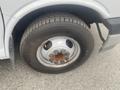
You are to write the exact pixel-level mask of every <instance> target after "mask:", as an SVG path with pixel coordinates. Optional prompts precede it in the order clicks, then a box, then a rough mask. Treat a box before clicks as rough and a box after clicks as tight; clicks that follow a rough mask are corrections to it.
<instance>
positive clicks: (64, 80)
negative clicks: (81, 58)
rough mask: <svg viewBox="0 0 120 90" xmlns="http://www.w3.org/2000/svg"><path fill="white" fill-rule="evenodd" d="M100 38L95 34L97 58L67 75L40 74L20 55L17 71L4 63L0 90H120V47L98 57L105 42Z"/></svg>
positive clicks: (1, 71) (7, 63) (1, 68)
mask: <svg viewBox="0 0 120 90" xmlns="http://www.w3.org/2000/svg"><path fill="white" fill-rule="evenodd" d="M91 31H94V30H91ZM97 36H98V34H97V33H95V37H96V45H97V47H95V50H94V52H93V53H94V55H92V56H91V57H90V59H89V60H88V61H87V62H85V63H84V64H83V65H81V66H80V67H79V68H77V69H75V70H72V71H70V72H67V73H62V74H44V73H40V72H37V71H35V70H33V69H31V68H30V67H29V66H28V65H27V64H26V63H25V62H24V60H22V59H21V58H20V57H19V55H17V58H16V69H15V70H11V65H10V63H9V60H5V61H0V90H119V89H120V45H117V46H116V47H115V48H113V49H111V50H109V51H106V52H102V53H98V51H97V49H98V48H99V47H100V46H101V42H100V40H99V38H98V37H97ZM96 53H97V54H96Z"/></svg>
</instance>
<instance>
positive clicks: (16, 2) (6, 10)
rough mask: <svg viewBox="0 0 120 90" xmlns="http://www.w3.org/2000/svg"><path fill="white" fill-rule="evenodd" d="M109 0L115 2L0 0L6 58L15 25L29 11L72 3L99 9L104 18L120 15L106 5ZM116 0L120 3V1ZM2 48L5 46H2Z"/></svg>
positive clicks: (88, 0)
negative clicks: (3, 21)
mask: <svg viewBox="0 0 120 90" xmlns="http://www.w3.org/2000/svg"><path fill="white" fill-rule="evenodd" d="M101 1H102V2H101ZM108 1H109V3H111V4H112V3H113V1H112V0H12V1H11V0H0V3H2V4H1V8H2V11H3V14H4V20H5V27H6V30H5V44H4V46H5V50H4V51H3V52H4V53H3V54H4V55H3V56H4V58H10V54H9V39H10V37H11V35H12V31H13V28H14V26H15V25H16V23H17V22H18V21H19V20H20V19H21V18H22V17H24V16H25V15H27V14H28V13H30V12H32V11H34V10H36V9H40V8H43V7H47V6H53V5H62V4H72V5H81V6H85V7H89V8H91V9H93V10H95V11H97V12H98V13H99V14H100V15H101V16H102V17H103V18H104V19H107V18H112V17H116V16H120V13H117V12H115V10H113V9H112V10H109V9H111V8H110V6H109V5H106V4H108ZM116 2H118V3H119V1H116ZM101 3H102V4H101ZM106 6H107V7H106ZM118 6H119V5H118ZM114 9H116V8H114ZM114 12H115V13H114ZM113 13H114V14H113ZM0 44H1V43H0ZM0 48H3V47H2V46H0ZM0 56H1V54H0Z"/></svg>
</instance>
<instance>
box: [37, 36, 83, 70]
mask: <svg viewBox="0 0 120 90" xmlns="http://www.w3.org/2000/svg"><path fill="white" fill-rule="evenodd" d="M80 51H81V50H80V46H79V44H78V43H77V42H76V41H75V40H74V39H72V38H69V37H65V36H60V37H53V38H50V39H48V40H47V41H45V42H43V44H42V45H40V47H39V48H38V50H37V58H38V60H39V61H40V62H41V63H42V64H43V65H45V66H48V67H55V68H56V67H64V66H66V65H69V64H71V63H72V62H74V61H75V60H76V59H77V58H78V57H79V55H80Z"/></svg>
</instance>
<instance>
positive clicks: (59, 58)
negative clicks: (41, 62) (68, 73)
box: [50, 53, 65, 62]
mask: <svg viewBox="0 0 120 90" xmlns="http://www.w3.org/2000/svg"><path fill="white" fill-rule="evenodd" d="M50 60H51V61H55V62H59V61H64V60H65V55H64V54H62V53H58V54H57V55H51V57H50Z"/></svg>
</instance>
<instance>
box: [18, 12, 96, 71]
mask: <svg viewBox="0 0 120 90" xmlns="http://www.w3.org/2000/svg"><path fill="white" fill-rule="evenodd" d="M54 36H68V37H71V38H73V39H75V40H76V41H77V42H78V43H79V44H80V46H81V49H82V50H81V55H80V56H79V58H78V59H77V60H76V61H75V62H74V63H72V64H70V65H68V66H66V67H63V68H50V67H46V66H44V65H42V64H41V63H40V62H39V61H38V59H37V57H36V52H37V49H38V47H39V45H40V44H42V42H43V41H45V40H47V39H48V38H51V37H54ZM93 48H94V38H93V36H92V34H91V32H90V30H89V28H88V26H87V25H86V24H85V23H84V22H83V21H82V20H81V19H79V18H78V17H75V16H73V15H71V14H60V13H59V14H49V15H46V16H43V17H40V18H38V19H37V20H35V21H34V22H33V23H32V24H31V25H29V26H28V28H27V30H26V31H25V33H24V34H23V37H22V40H21V44H20V53H21V56H22V57H23V58H24V59H25V61H26V62H27V63H28V64H29V65H30V66H31V67H32V68H34V69H36V70H37V71H41V72H44V73H62V72H66V71H69V70H72V69H74V68H76V67H77V66H79V65H80V64H82V63H83V62H85V61H86V60H87V59H88V57H89V56H90V54H91V53H92V51H93Z"/></svg>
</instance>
